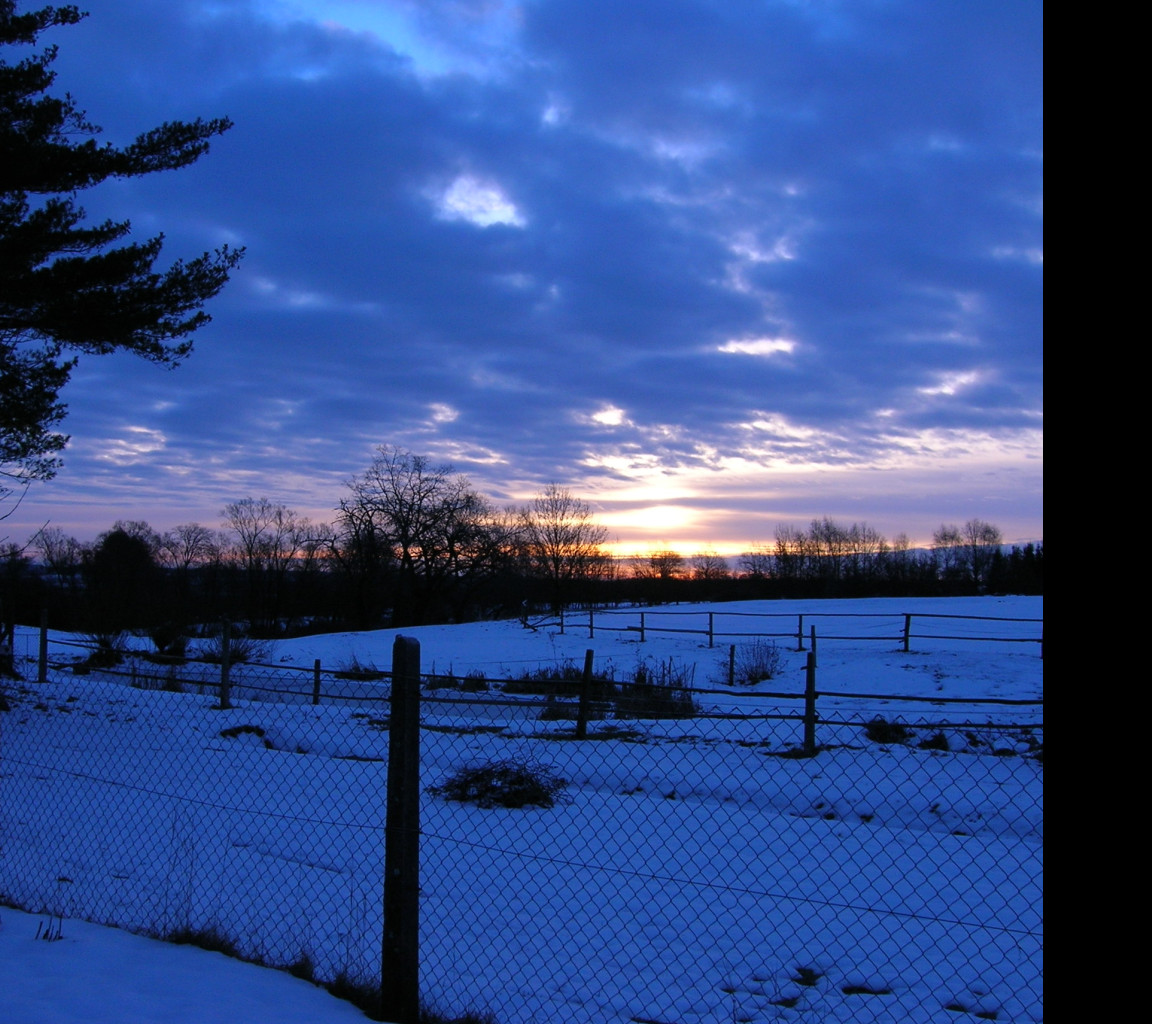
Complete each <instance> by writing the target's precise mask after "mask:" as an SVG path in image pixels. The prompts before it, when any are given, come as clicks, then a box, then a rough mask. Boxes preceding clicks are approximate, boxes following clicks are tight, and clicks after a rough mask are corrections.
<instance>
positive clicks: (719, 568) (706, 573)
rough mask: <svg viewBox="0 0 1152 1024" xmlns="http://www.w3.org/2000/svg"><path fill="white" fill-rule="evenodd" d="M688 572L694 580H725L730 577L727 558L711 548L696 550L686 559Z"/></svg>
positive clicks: (730, 572) (730, 571)
mask: <svg viewBox="0 0 1152 1024" xmlns="http://www.w3.org/2000/svg"><path fill="white" fill-rule="evenodd" d="M688 572H689V575H690V576H691V577H692V579H694V580H727V579H731V577H732V570H731V568H729V566H728V560H727V559H726V558H724V557H723V556H722V555H720V554H719V553H717V552H716V551H714V550H712V549H711V548H708V549H706V550H704V551H698V552H696V554H694V555H692V556H691V557H690V558H689V559H688Z"/></svg>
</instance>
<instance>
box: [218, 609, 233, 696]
mask: <svg viewBox="0 0 1152 1024" xmlns="http://www.w3.org/2000/svg"><path fill="white" fill-rule="evenodd" d="M231 661H232V624H231V623H230V622H225V623H224V624H223V625H222V626H221V627H220V710H221V711H227V710H228V709H229V708H230V707H232V680H231V679H230V678H229V676H228V673H229V671H230V669H231V667H232V666H231Z"/></svg>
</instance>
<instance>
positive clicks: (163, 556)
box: [157, 523, 221, 572]
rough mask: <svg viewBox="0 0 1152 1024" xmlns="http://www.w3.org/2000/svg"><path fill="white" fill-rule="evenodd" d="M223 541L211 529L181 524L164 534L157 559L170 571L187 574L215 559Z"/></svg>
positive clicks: (197, 524)
mask: <svg viewBox="0 0 1152 1024" xmlns="http://www.w3.org/2000/svg"><path fill="white" fill-rule="evenodd" d="M220 544H221V541H220V540H219V539H218V537H217V535H216V532H215V531H214V530H212V529H211V528H210V527H207V526H201V525H200V524H199V523H181V524H180V525H179V526H174V527H173V528H172V529H171V530H169V531H167V532H166V533H164V534H163V535H162V536H161V537H160V539H159V543H158V545H157V557H158V558H159V560H160V563H161V564H162V565H163V566H164V567H165V568H168V569H175V570H177V571H183V572H187V571H188V570H189V569H191V568H192V567H193V566H195V565H203V564H205V563H206V562H209V561H211V560H212V559H213V558H215V557H216V556H217V555H218V553H219V550H220Z"/></svg>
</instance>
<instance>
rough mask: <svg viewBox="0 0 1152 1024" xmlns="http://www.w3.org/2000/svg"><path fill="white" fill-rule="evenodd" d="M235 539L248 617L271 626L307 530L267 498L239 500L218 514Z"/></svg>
mask: <svg viewBox="0 0 1152 1024" xmlns="http://www.w3.org/2000/svg"><path fill="white" fill-rule="evenodd" d="M220 514H221V516H222V518H223V519H224V523H225V525H226V526H227V527H228V528H229V529H231V530H232V532H233V534H234V535H235V537H236V540H237V552H238V554H239V556H240V558H241V560H242V561H243V564H244V568H245V570H246V573H247V578H248V617H249V619H251V620H252V621H253V622H258V623H262V624H264V625H271V624H272V623H273V622H274V621H275V620H276V619H277V618H278V613H279V599H280V595H281V591H282V588H283V583H284V577H285V574H286V573H287V571H288V569H289V567H290V566H291V565H292V562H293V560H294V559H295V558H296V556H297V553H298V552H299V550H300V545H301V543H302V541H303V537H304V535H305V533H306V531H307V528H308V523H307V520H304V519H301V518H300V516H298V515H297V514H296V513H295V512H294V511H293V510H292V509H290V508H288V506H287V505H283V504H280V503H277V502H272V501H269V500H268V499H267V498H242V499H240V500H239V501H235V502H232V503H231V504H230V505H225V506H224V510H223V511H222V512H221V513H220Z"/></svg>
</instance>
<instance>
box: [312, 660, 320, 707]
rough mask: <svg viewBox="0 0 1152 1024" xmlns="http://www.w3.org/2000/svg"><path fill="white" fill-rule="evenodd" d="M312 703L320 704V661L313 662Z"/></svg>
mask: <svg viewBox="0 0 1152 1024" xmlns="http://www.w3.org/2000/svg"><path fill="white" fill-rule="evenodd" d="M312 703H313V704H319V703H320V659H319V658H317V659H316V660H315V661H314V662H312Z"/></svg>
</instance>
